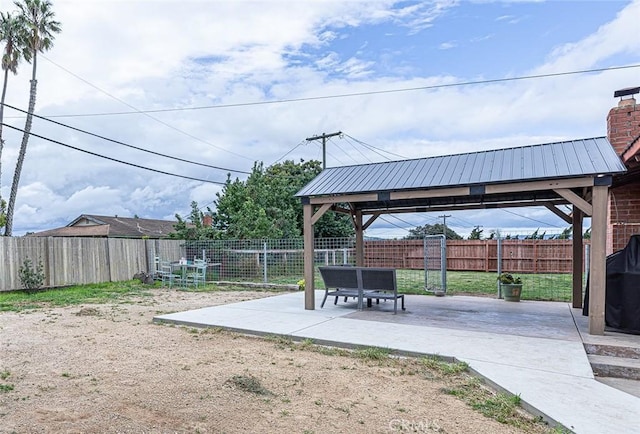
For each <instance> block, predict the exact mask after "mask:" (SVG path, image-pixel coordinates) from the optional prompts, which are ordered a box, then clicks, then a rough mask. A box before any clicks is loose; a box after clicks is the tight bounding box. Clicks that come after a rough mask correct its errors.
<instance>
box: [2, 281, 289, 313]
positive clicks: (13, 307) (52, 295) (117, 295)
mask: <svg viewBox="0 0 640 434" xmlns="http://www.w3.org/2000/svg"><path fill="white" fill-rule="evenodd" d="M174 289H176V290H180V291H185V292H224V291H235V292H242V291H252V292H260V291H264V292H281V291H283V290H282V289H277V288H259V287H255V288H254V287H250V288H249V287H243V286H237V287H236V286H217V285H213V284H209V285H204V286H200V287H198V288H194V287H187V288H177V287H174ZM158 290H164V288H162V287H161V286H160V284H159V283H156V284H155V285H153V286H149V285H144V284H142V283H140V281H138V280H129V281H124V282H104V283H94V284H88V285H74V286H67V287H64V288H54V289H48V290H42V291H37V292H35V293H31V294H29V293H27V292H25V291H10V292H0V312H3V311H5V312H6V311H12V312H20V311H24V310H30V309H39V308H44V307H64V306H73V305H78V304H99V303H109V302H115V301H120V302H128V301H129V300H130V299H131V298H133V297H148V296H153V292H154V291H158Z"/></svg>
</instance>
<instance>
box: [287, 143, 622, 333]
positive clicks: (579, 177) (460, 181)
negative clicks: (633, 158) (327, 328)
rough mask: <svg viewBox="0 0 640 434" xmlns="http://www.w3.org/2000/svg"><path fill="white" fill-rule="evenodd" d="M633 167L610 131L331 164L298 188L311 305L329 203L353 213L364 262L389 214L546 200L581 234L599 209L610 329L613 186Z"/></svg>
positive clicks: (596, 321) (578, 299)
mask: <svg viewBox="0 0 640 434" xmlns="http://www.w3.org/2000/svg"><path fill="white" fill-rule="evenodd" d="M625 171H626V168H625V166H624V164H623V163H622V162H621V160H620V158H619V157H618V155H617V154H616V152H615V151H614V149H613V147H612V146H611V144H610V143H609V141H608V140H607V138H606V137H595V138H588V139H580V140H569V141H564V142H556V143H546V144H539V145H532V146H523V147H514V148H508V149H498V150H489V151H480V152H470V153H465V154H457V155H446V156H440V157H429V158H420V159H412V160H401V161H391V162H384V163H372V164H362V165H355V166H344V167H332V168H327V169H325V170H323V171H322V172H321V173H320V174H319V175H318V176H317V177H315V178H314V179H313V180H312V181H311V182H310V183H309V184H307V185H306V186H305V187H304V188H302V189H301V190H300V191H299V192H298V193H297V194H296V196H297V197H300V199H301V201H302V205H303V209H304V264H305V265H304V278H305V281H306V282H307V283H306V286H305V309H308V310H313V309H315V297H314V289H315V288H314V259H313V258H314V255H313V248H314V237H313V225H314V224H315V223H316V222H317V221H318V219H320V218H321V217H322V216H323V215H324V214H325V213H326V212H327V211H334V212H341V213H346V214H349V215H350V216H351V218H352V220H353V224H354V227H355V230H356V264H357V265H363V263H364V236H363V233H364V230H366V229H367V228H368V227H369V226H370V225H371V224H372V223H373V222H374V221H375V220H376V219H377V218H378V217H379V216H380V215H383V214H394V213H416V212H436V211H438V212H439V211H451V210H463V209H482V208H507V207H528V206H545V207H547V208H548V209H549V211H551V212H553V213H554V214H556V215H557V216H559V217H560V218H562V219H563V220H564V221H566V222H567V223H569V224H572V225H573V233H574V234H581V233H582V224H583V218H584V217H585V216H587V217H591V262H590V269H589V284H590V288H589V292H590V295H589V306H588V310H589V333H590V334H596V335H602V334H604V326H605V323H604V309H605V278H606V276H605V271H606V264H605V259H606V253H605V252H606V236H607V203H608V195H609V187H610V186H611V184H612V176H613V175H616V174H621V173H624V172H625ZM559 205H571V206H572V212H571V213H570V214H566V213H565V212H564V211H563V210H562V209H560V208H558V206H559ZM573 306H574V307H581V306H582V237H581V236H577V237H576V236H574V237H573Z"/></svg>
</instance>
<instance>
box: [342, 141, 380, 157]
mask: <svg viewBox="0 0 640 434" xmlns="http://www.w3.org/2000/svg"><path fill="white" fill-rule="evenodd" d="M346 142H347V143H348V144H349V146H351V147H352V148H353V149H355V150H356V151H357V152H358V153H359V154H360V155H362V158H364V159H365V160H367V161H368V162H369V163H373V161H371V159H370V158H369V157H367V156H366V155H365V154H364V152H362V151H361V150H360V148H358V147H356V146H354V144H353V143H351V141H350V140H346ZM344 152H345V153H347V151H344ZM348 155H349V156H351V154H348ZM352 158H353V157H352ZM353 161H355V162H356V163H357V161H356V159H355V158H353Z"/></svg>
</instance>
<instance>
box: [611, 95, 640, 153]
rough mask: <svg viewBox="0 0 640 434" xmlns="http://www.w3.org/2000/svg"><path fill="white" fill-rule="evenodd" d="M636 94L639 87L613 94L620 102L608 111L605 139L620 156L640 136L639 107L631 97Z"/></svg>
mask: <svg viewBox="0 0 640 434" xmlns="http://www.w3.org/2000/svg"><path fill="white" fill-rule="evenodd" d="M637 93H640V87H629V88H626V89H621V90H617V91H615V92H614V93H613V95H614V97H620V101H619V102H618V106H617V107H614V108H612V109H611V110H609V115H608V116H607V137H608V138H609V142H610V143H611V145H612V146H613V149H615V150H616V153H617V154H618V155H620V156H622V153H623V152H624V151H625V150H626V149H627V148H628V147H629V146H630V145H631V144H632V142H633V141H634V140H637V139H638V136H640V106H638V105H637V104H636V99H635V97H634V96H633V95H635V94H637ZM625 96H626V97H628V98H624V97H625Z"/></svg>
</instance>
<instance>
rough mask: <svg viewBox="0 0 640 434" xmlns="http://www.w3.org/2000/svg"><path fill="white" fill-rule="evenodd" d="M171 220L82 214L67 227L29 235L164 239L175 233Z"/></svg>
mask: <svg viewBox="0 0 640 434" xmlns="http://www.w3.org/2000/svg"><path fill="white" fill-rule="evenodd" d="M176 223H178V222H177V221H171V220H155V219H143V218H130V217H118V216H113V217H111V216H99V215H90V214H82V215H81V216H79V217H77V218H76V219H75V220H73V221H72V222H71V223H69V224H68V225H67V226H65V227H62V228H56V229H51V230H47V231H42V232H36V233H33V234H30V236H32V237H111V238H141V237H144V236H146V237H149V238H165V237H167V236H168V235H169V234H170V233H172V232H175V229H174V227H173V225H175V224H176Z"/></svg>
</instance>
